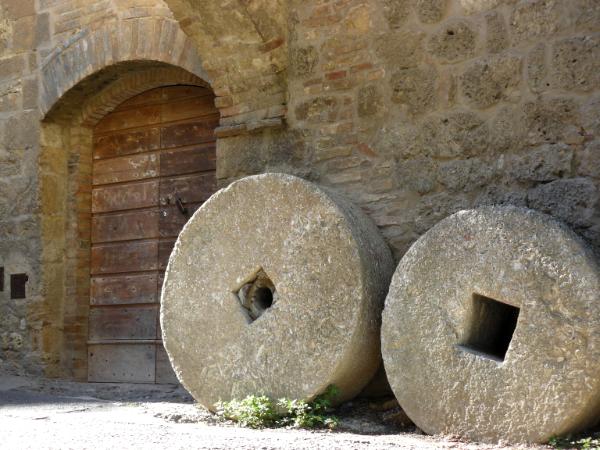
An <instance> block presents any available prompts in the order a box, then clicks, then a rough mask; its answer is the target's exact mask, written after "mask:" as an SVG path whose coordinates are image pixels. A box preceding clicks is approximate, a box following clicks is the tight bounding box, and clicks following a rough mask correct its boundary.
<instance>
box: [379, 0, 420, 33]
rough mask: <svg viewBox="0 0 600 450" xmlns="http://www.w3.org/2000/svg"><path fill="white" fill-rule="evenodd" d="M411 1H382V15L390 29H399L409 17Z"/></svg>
mask: <svg viewBox="0 0 600 450" xmlns="http://www.w3.org/2000/svg"><path fill="white" fill-rule="evenodd" d="M412 2H413V0H382V1H381V3H382V6H383V15H384V16H385V18H386V20H387V22H388V24H389V26H390V28H398V27H400V26H401V25H402V24H403V23H404V22H405V21H406V19H407V18H408V16H409V15H410V6H411V4H412Z"/></svg>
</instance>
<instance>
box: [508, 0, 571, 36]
mask: <svg viewBox="0 0 600 450" xmlns="http://www.w3.org/2000/svg"><path fill="white" fill-rule="evenodd" d="M563 6H566V2H562V1H560V0H525V1H521V2H519V3H518V5H517V6H516V7H515V8H514V9H513V13H512V16H511V17H510V32H511V35H512V36H513V38H514V39H515V41H516V42H523V41H530V40H534V39H539V38H544V37H546V36H550V35H552V34H553V33H555V32H556V31H558V30H560V29H561V28H562V27H564V26H565V25H566V23H565V21H566V19H567V17H565V15H564V10H563Z"/></svg>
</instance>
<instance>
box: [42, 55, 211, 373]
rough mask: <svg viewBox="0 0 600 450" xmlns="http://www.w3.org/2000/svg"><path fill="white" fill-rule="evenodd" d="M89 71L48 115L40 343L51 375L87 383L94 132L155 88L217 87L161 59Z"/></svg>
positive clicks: (44, 128)
mask: <svg viewBox="0 0 600 450" xmlns="http://www.w3.org/2000/svg"><path fill="white" fill-rule="evenodd" d="M86 73H87V72H85V71H84V72H82V73H81V74H80V75H79V76H82V77H83V78H82V79H81V80H80V81H79V83H77V84H75V85H72V86H71V83H68V84H65V86H70V87H69V88H68V89H67V90H65V91H64V94H63V95H62V96H61V97H60V98H58V99H57V100H56V101H54V102H53V104H52V105H51V107H50V108H49V110H48V112H47V113H46V114H45V117H44V118H43V120H42V142H41V151H40V156H39V164H38V177H39V194H38V198H39V211H40V221H41V244H42V256H41V257H42V264H41V267H42V274H41V280H42V292H43V295H44V311H43V316H44V317H43V320H42V322H43V323H44V325H43V327H42V329H41V330H40V334H39V338H38V339H36V342H38V347H39V350H40V352H41V354H42V359H43V361H44V366H45V371H46V374H47V375H48V376H58V377H66V378H75V379H80V380H85V379H87V378H86V377H87V347H86V343H87V318H88V309H89V307H88V303H89V264H90V239H91V237H90V224H91V175H92V174H91V168H92V147H93V142H92V135H93V133H92V130H93V127H94V125H95V124H96V123H97V122H98V121H99V120H100V119H102V117H104V116H105V115H106V114H107V113H109V112H110V111H112V110H113V109H114V108H116V107H117V106H118V105H119V104H121V103H122V102H123V101H125V100H127V99H129V98H131V97H133V96H135V95H137V94H140V93H142V92H145V91H148V90H150V89H153V88H157V87H162V86H171V85H178V84H186V85H196V86H203V87H210V86H209V84H208V82H207V81H206V80H205V79H203V78H201V77H199V76H198V75H197V74H195V73H192V72H190V71H189V70H188V69H186V68H184V67H177V66H174V65H170V64H166V63H162V62H160V63H158V62H155V61H144V60H134V61H120V62H117V63H112V64H110V65H107V66H106V67H104V68H102V69H100V70H97V71H96V72H95V73H94V74H93V75H92V76H89V75H88V76H86V75H85V74H86ZM62 89H63V88H61V90H62Z"/></svg>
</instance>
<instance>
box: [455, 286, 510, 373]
mask: <svg viewBox="0 0 600 450" xmlns="http://www.w3.org/2000/svg"><path fill="white" fill-rule="evenodd" d="M472 301H473V313H472V315H471V317H470V318H469V323H468V324H467V333H466V338H465V339H464V340H463V342H462V343H460V344H459V346H460V347H462V348H463V349H465V350H470V351H472V352H474V353H476V354H477V355H479V356H482V357H487V358H490V359H493V360H496V361H504V357H505V356H506V352H507V351H508V346H509V345H510V341H511V340H512V337H513V333H514V332H515V328H516V327H517V320H518V319H519V312H520V310H519V308H517V307H515V306H511V305H508V304H506V303H502V302H500V301H498V300H494V299H493V298H489V297H485V296H483V295H479V294H473V300H472Z"/></svg>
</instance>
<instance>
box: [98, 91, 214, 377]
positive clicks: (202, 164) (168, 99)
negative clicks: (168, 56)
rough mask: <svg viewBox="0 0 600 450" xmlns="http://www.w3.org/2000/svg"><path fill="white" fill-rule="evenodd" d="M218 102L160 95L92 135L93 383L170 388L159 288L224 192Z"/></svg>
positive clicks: (109, 119) (122, 108)
mask: <svg viewBox="0 0 600 450" xmlns="http://www.w3.org/2000/svg"><path fill="white" fill-rule="evenodd" d="M218 121H219V113H218V110H217V109H216V108H215V106H214V95H213V94H212V91H210V89H208V88H204V87H199V86H185V85H178V86H168V87H160V88H156V89H152V90H149V91H146V92H144V93H142V94H139V95H137V96H135V97H133V98H131V99H129V100H127V101H125V102H124V103H122V104H120V105H119V106H118V107H117V108H115V109H114V110H113V111H112V112H110V113H109V114H107V115H106V116H105V117H104V118H103V119H102V120H100V121H99V122H98V123H97V124H96V126H95V127H94V129H93V162H92V183H91V185H92V191H91V199H92V200H91V203H92V205H91V213H92V219H91V258H90V296H89V332H88V333H89V337H88V343H87V344H88V380H89V381H95V382H136V383H169V382H175V381H176V379H175V378H174V375H173V373H172V370H171V367H170V364H169V361H168V358H167V356H166V353H165V351H164V349H163V347H162V342H161V332H160V328H159V327H160V325H159V320H158V318H159V302H160V289H161V286H162V280H163V274H164V270H165V269H166V265H167V262H168V257H169V254H170V252H171V249H172V247H173V244H174V242H175V239H176V237H177V235H178V233H179V231H180V230H181V228H182V227H183V225H184V224H185V223H186V221H187V220H188V219H189V217H190V216H191V214H193V212H194V211H195V210H196V209H197V208H198V207H199V206H200V205H201V204H202V202H204V201H205V200H206V199H207V198H208V197H209V196H210V195H211V194H212V193H213V192H214V191H215V190H216V174H215V159H216V156H215V144H216V142H215V137H214V129H215V128H216V127H217V126H218Z"/></svg>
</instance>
